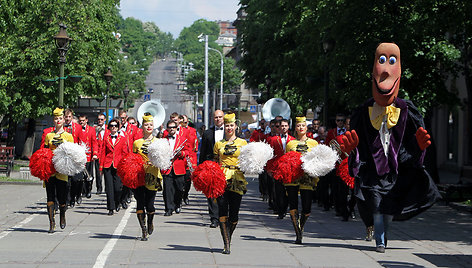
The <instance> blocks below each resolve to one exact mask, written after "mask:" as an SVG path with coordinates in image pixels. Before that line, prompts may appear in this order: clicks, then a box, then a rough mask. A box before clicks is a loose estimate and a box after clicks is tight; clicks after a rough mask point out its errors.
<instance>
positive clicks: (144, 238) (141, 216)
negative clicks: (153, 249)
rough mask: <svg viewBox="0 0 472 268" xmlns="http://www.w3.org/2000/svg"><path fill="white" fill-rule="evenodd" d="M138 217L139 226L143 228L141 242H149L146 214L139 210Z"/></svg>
mask: <svg viewBox="0 0 472 268" xmlns="http://www.w3.org/2000/svg"><path fill="white" fill-rule="evenodd" d="M136 216H137V217H138V221H139V225H140V226H141V231H142V236H141V241H147V240H148V239H147V228H146V214H145V213H144V211H143V210H138V211H136Z"/></svg>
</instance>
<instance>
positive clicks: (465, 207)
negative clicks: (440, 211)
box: [449, 202, 472, 213]
mask: <svg viewBox="0 0 472 268" xmlns="http://www.w3.org/2000/svg"><path fill="white" fill-rule="evenodd" d="M449 206H450V207H452V208H454V209H457V210H459V211H462V212H468V213H472V206H468V205H464V204H461V203H456V202H450V203H449Z"/></svg>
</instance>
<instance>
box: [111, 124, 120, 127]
mask: <svg viewBox="0 0 472 268" xmlns="http://www.w3.org/2000/svg"><path fill="white" fill-rule="evenodd" d="M110 127H118V125H117V124H110Z"/></svg>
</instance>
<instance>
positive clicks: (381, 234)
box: [374, 212, 385, 253]
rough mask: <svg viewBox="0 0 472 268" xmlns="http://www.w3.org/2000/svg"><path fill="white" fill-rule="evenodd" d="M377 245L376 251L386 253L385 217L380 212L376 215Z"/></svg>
mask: <svg viewBox="0 0 472 268" xmlns="http://www.w3.org/2000/svg"><path fill="white" fill-rule="evenodd" d="M374 228H375V245H376V251H377V252H380V253H384V252H385V229H384V228H385V226H384V215H383V214H380V213H378V212H376V213H374Z"/></svg>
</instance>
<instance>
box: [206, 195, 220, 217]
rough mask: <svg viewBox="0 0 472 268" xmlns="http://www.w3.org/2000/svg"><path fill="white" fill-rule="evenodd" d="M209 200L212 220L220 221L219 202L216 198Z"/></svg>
mask: <svg viewBox="0 0 472 268" xmlns="http://www.w3.org/2000/svg"><path fill="white" fill-rule="evenodd" d="M207 200H208V214H210V220H211V221H214V220H218V219H219V218H220V216H219V214H218V202H217V201H216V199H215V198H207Z"/></svg>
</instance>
